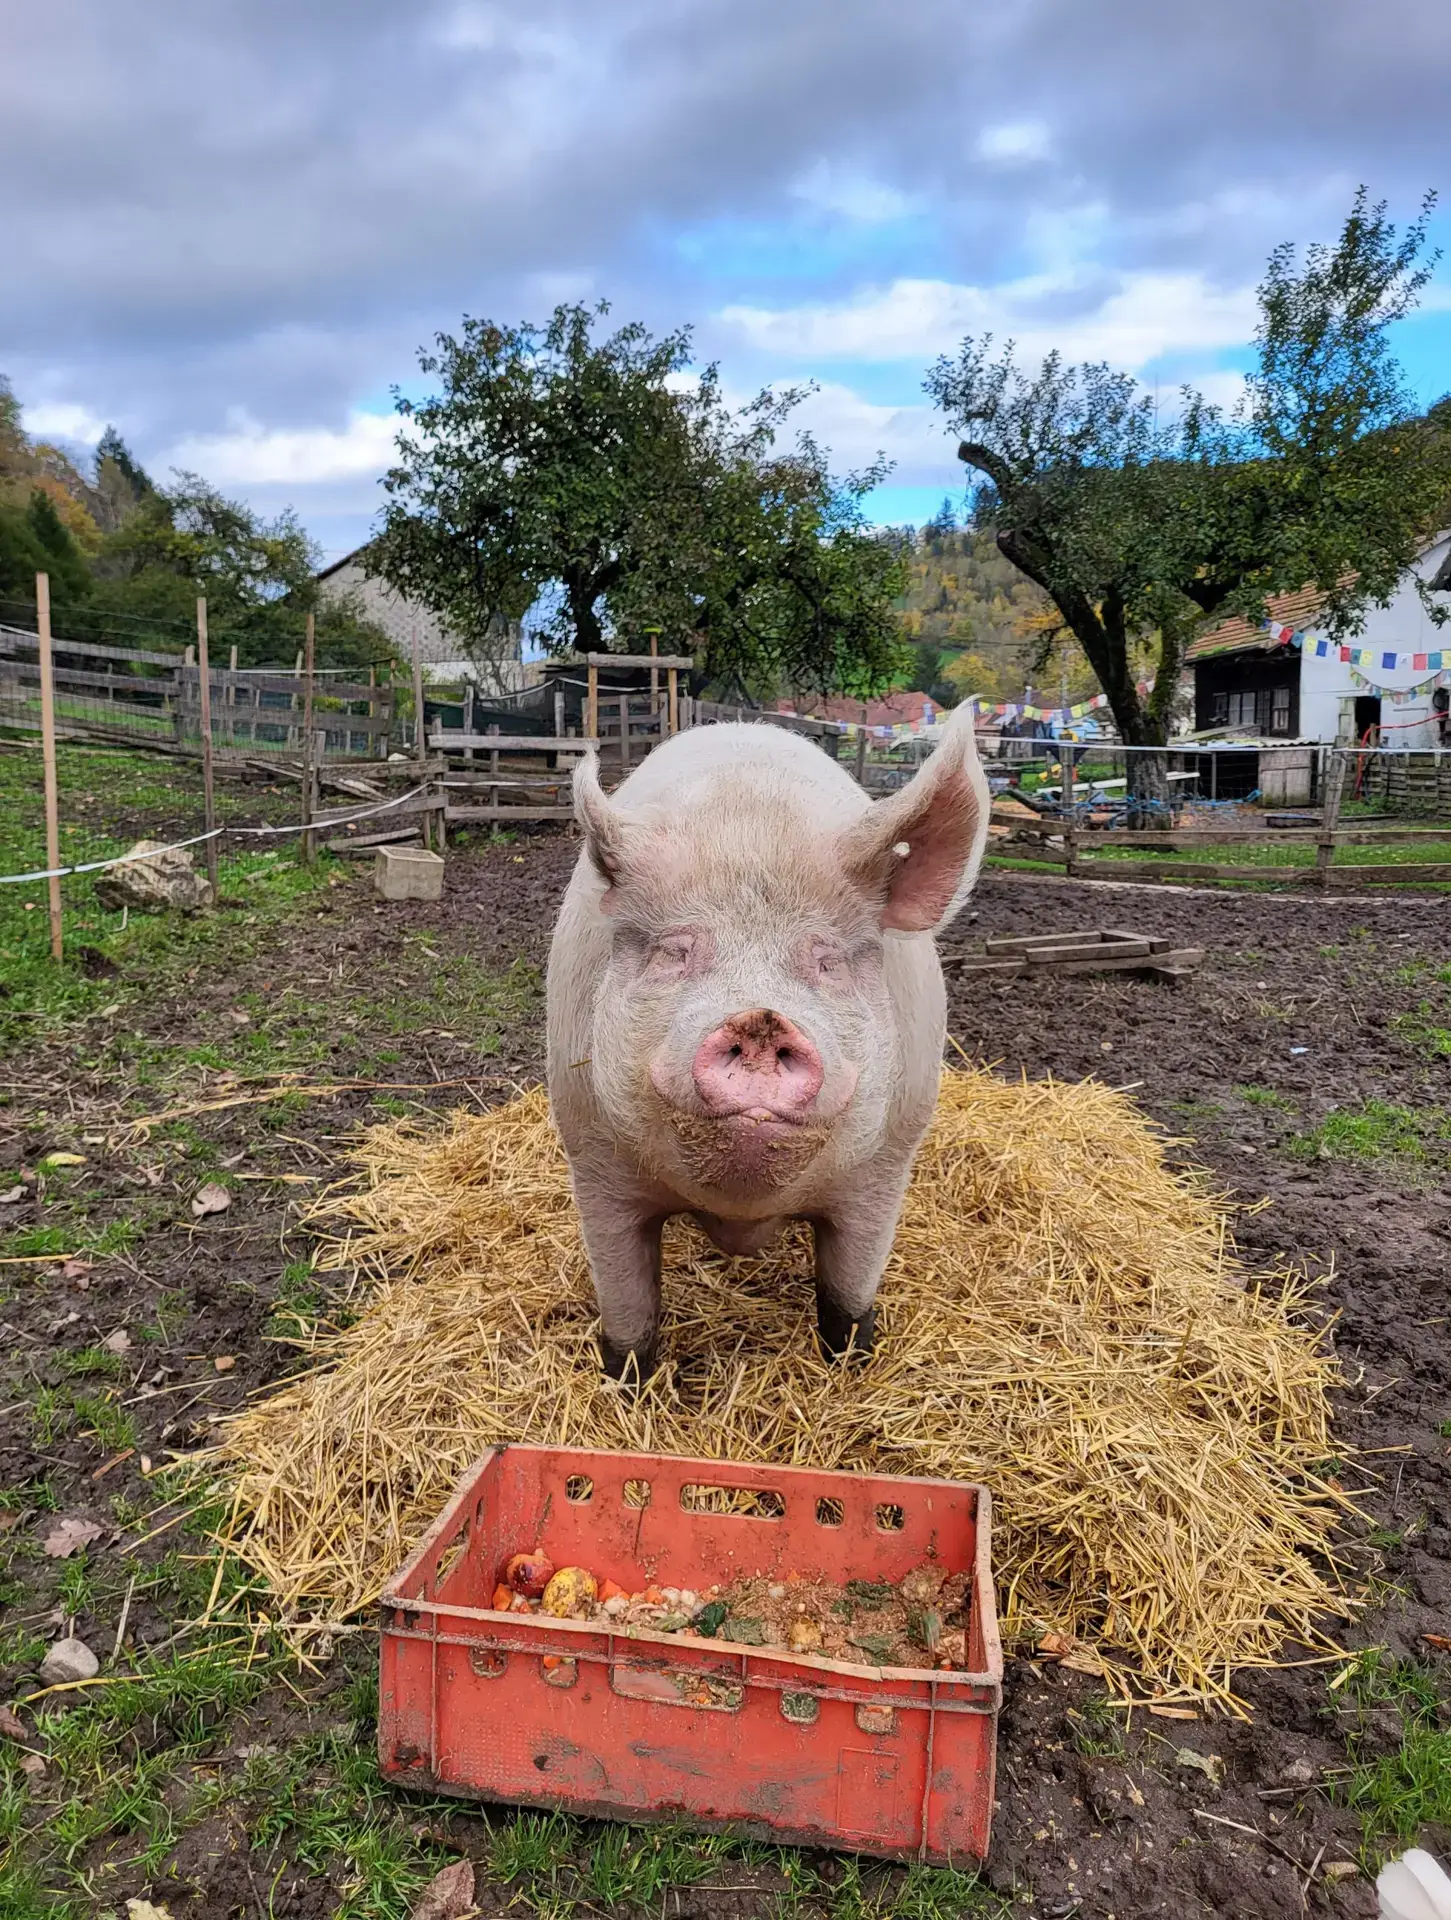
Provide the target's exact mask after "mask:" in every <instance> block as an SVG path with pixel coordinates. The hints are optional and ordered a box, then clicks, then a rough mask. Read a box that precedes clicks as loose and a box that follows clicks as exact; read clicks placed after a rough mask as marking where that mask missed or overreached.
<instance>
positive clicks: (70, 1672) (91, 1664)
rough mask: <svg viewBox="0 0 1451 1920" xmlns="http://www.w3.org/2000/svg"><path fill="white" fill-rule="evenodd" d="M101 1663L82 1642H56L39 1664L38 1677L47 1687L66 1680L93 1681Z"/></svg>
mask: <svg viewBox="0 0 1451 1920" xmlns="http://www.w3.org/2000/svg"><path fill="white" fill-rule="evenodd" d="M100 1671H101V1663H100V1661H99V1660H98V1659H97V1658H96V1656H95V1654H93V1653H92V1652H91V1650H90V1648H89V1647H88V1646H87V1645H86V1643H85V1641H84V1640H57V1641H56V1643H55V1645H54V1646H53V1647H52V1648H51V1650H50V1652H49V1653H48V1654H47V1655H46V1656H45V1658H44V1660H42V1661H41V1663H40V1677H41V1679H42V1680H43V1681H44V1682H45V1684H46V1685H47V1686H48V1687H59V1686H63V1685H64V1684H65V1683H66V1681H68V1680H94V1679H95V1677H96V1675H97V1674H98V1673H99V1672H100Z"/></svg>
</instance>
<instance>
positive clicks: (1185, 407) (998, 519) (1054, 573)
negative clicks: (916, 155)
mask: <svg viewBox="0 0 1451 1920" xmlns="http://www.w3.org/2000/svg"><path fill="white" fill-rule="evenodd" d="M1430 204H1431V203H1430V201H1429V200H1428V201H1427V202H1426V205H1425V207H1423V210H1422V214H1421V216H1420V218H1419V219H1418V220H1416V221H1415V222H1413V223H1412V225H1411V226H1410V228H1409V229H1408V230H1407V232H1406V233H1405V234H1404V235H1403V236H1402V237H1401V238H1400V239H1399V240H1398V239H1397V236H1396V230H1395V228H1394V227H1393V226H1392V225H1391V224H1390V222H1389V221H1387V219H1386V218H1385V209H1384V207H1383V206H1377V207H1369V206H1368V205H1367V202H1366V197H1365V194H1364V192H1363V191H1362V192H1361V193H1359V194H1358V195H1357V196H1356V199H1355V202H1354V204H1353V206H1352V208H1351V211H1350V214H1349V216H1348V217H1347V219H1346V222H1345V225H1344V227H1343V229H1342V232H1341V236H1340V239H1339V242H1338V244H1337V245H1336V246H1335V247H1334V248H1333V249H1332V248H1326V247H1311V248H1309V249H1307V251H1306V253H1305V256H1304V260H1303V263H1297V259H1296V255H1295V252H1294V249H1293V248H1292V247H1290V246H1285V247H1281V248H1279V249H1277V251H1276V252H1275V254H1274V255H1272V257H1271V259H1270V262H1269V266H1268V268H1267V271H1266V276H1265V279H1264V282H1263V283H1262V285H1261V287H1260V289H1259V298H1260V312H1261V319H1260V327H1259V332H1258V334H1257V337H1256V349H1257V359H1256V366H1255V369H1254V371H1253V372H1252V374H1251V375H1250V377H1249V398H1248V401H1247V404H1246V406H1245V407H1244V409H1243V410H1242V411H1241V412H1240V413H1239V414H1238V415H1236V416H1235V417H1234V418H1232V419H1226V418H1225V417H1224V416H1223V415H1222V414H1221V413H1220V412H1219V411H1218V410H1217V409H1216V408H1214V407H1212V406H1210V405H1209V404H1208V403H1207V402H1206V401H1205V400H1204V399H1203V397H1202V396H1201V395H1199V394H1197V393H1194V392H1192V391H1190V390H1188V389H1185V391H1184V394H1183V397H1182V400H1183V404H1182V411H1181V412H1180V414H1179V416H1178V417H1177V418H1175V419H1173V420H1170V421H1169V422H1167V423H1163V422H1161V420H1160V417H1159V412H1158V407H1157V403H1156V400H1155V397H1154V396H1153V395H1152V394H1150V393H1149V392H1147V391H1146V390H1144V389H1143V388H1141V387H1140V386H1139V385H1138V383H1137V382H1136V381H1135V380H1133V379H1132V378H1131V377H1130V376H1128V375H1127V374H1121V373H1114V372H1112V371H1111V370H1110V369H1109V368H1108V367H1107V366H1104V365H1096V366H1087V365H1086V366H1079V367H1069V366H1067V365H1065V364H1064V362H1063V360H1062V358H1061V357H1060V356H1059V355H1058V354H1056V353H1054V354H1050V355H1049V356H1048V358H1047V359H1046V360H1045V361H1044V362H1043V364H1042V366H1041V368H1040V369H1039V371H1038V372H1037V373H1036V374H1028V373H1025V372H1023V371H1022V370H1021V369H1020V368H1019V367H1018V366H1017V365H1016V363H1015V361H1014V359H1013V351H1012V346H1011V343H1009V345H1008V347H1007V348H1006V349H1005V350H1003V351H1002V352H995V351H994V348H993V343H992V339H991V336H982V337H979V338H968V339H967V340H965V341H964V342H963V344H962V347H961V349H960V351H959V353H958V354H957V356H956V358H954V359H949V358H943V359H941V360H939V361H938V362H937V364H936V366H935V367H934V368H933V369H932V371H931V372H930V374H929V376H928V379H927V390H928V392H929V393H930V394H931V395H932V397H933V398H934V399H935V400H936V402H937V404H938V405H939V406H940V407H941V408H942V410H943V411H944V413H945V414H946V415H947V417H948V419H949V421H950V422H951V423H952V424H953V425H954V426H955V427H957V428H958V429H959V430H960V431H961V432H962V433H963V435H964V438H963V442H962V444H961V446H960V447H959V449H958V451H959V457H960V458H961V459H962V460H964V461H965V462H966V463H967V464H968V466H969V467H970V468H971V469H972V470H973V472H974V474H975V475H976V476H977V478H976V481H975V483H974V485H975V511H976V515H977V519H978V523H979V524H980V525H982V526H984V527H988V528H991V530H992V531H993V533H994V534H995V536H996V539H997V544H998V546H999V548H1000V549H1001V551H1002V552H1003V553H1004V554H1006V555H1007V557H1008V558H1009V559H1010V560H1011V561H1012V562H1013V564H1014V565H1015V566H1017V567H1018V568H1019V569H1020V570H1021V571H1022V572H1023V573H1024V574H1025V575H1026V576H1027V577H1028V578H1029V579H1030V580H1032V581H1034V582H1035V583H1036V584H1037V585H1038V586H1039V587H1041V588H1042V590H1043V591H1044V593H1045V594H1046V595H1047V596H1048V597H1049V599H1050V600H1051V601H1052V603H1053V605H1054V607H1055V608H1056V610H1057V614H1058V617H1059V620H1060V622H1061V625H1062V627H1063V628H1064V629H1065V630H1067V631H1069V632H1071V633H1072V634H1073V635H1074V637H1075V638H1076V639H1077V641H1078V643H1079V645H1080V646H1081V647H1082V649H1083V652H1084V654H1085V656H1086V657H1087V659H1088V661H1089V663H1090V665H1091V666H1092V668H1093V670H1094V673H1095V674H1096V676H1097V678H1098V681H1099V684H1100V685H1101V686H1102V688H1103V690H1104V692H1105V693H1106V694H1107V695H1108V698H1109V702H1110V705H1111V707H1112V710H1113V715H1114V718H1115V720H1116V721H1117V723H1118V726H1119V729H1120V731H1121V733H1122V735H1123V737H1124V738H1125V739H1126V740H1128V741H1130V742H1132V743H1135V744H1142V745H1158V744H1162V743H1163V741H1164V740H1165V738H1166V737H1167V733H1168V727H1169V723H1170V719H1171V715H1172V706H1173V701H1174V698H1175V694H1176V690H1177V685H1178V679H1179V670H1180V666H1181V664H1182V661H1183V658H1184V652H1185V649H1186V647H1187V645H1188V643H1189V641H1190V640H1191V639H1192V638H1193V637H1194V636H1195V634H1196V633H1197V632H1198V631H1199V630H1200V629H1201V628H1202V627H1203V626H1204V625H1205V623H1206V622H1208V621H1210V620H1214V619H1221V618H1224V617H1226V616H1227V615H1229V614H1233V613H1242V614H1245V615H1247V616H1248V617H1251V618H1258V617H1261V616H1262V614H1263V609H1264V604H1265V599H1266V596H1267V595H1269V594H1272V593H1276V592H1283V591H1288V590H1297V589H1299V588H1302V587H1304V586H1307V585H1309V586H1313V587H1315V588H1317V589H1318V590H1319V591H1320V592H1321V593H1323V595H1324V596H1325V603H1326V607H1325V613H1324V615H1323V621H1324V624H1325V625H1326V626H1327V627H1328V628H1329V629H1330V630H1331V631H1339V630H1342V629H1353V628H1354V627H1356V626H1357V625H1358V624H1359V622H1360V620H1361V618H1362V616H1363V612H1364V609H1365V607H1366V606H1367V605H1368V604H1371V603H1376V604H1384V603H1385V602H1386V600H1387V599H1388V598H1389V596H1390V594H1391V593H1392V591H1393V590H1394V588H1395V587H1396V585H1397V583H1398V582H1399V581H1400V579H1401V578H1402V577H1403V575H1404V573H1405V571H1406V569H1407V567H1408V566H1409V564H1410V562H1411V560H1412V559H1413V558H1414V556H1415V553H1416V551H1417V547H1418V544H1419V542H1420V540H1421V539H1422V537H1423V536H1424V534H1425V532H1426V530H1427V528H1428V526H1430V525H1431V524H1433V522H1435V521H1436V517H1437V514H1438V512H1439V511H1440V509H1441V508H1442V506H1443V503H1444V501H1445V499H1446V497H1447V491H1448V480H1451V465H1448V443H1451V435H1448V434H1447V433H1445V432H1443V431H1440V430H1438V429H1437V427H1436V426H1434V425H1432V424H1430V423H1428V422H1425V421H1419V420H1417V419H1415V418H1414V417H1413V415H1412V412H1411V408H1410V403H1409V400H1408V398H1407V397H1406V395H1405V393H1404V391H1403V389H1402V386H1401V382H1400V378H1399V374H1398V371H1397V369H1396V367H1395V363H1394V361H1393V359H1392V358H1391V355H1390V350H1389V345H1388V339H1387V331H1388V329H1389V327H1390V326H1391V325H1392V324H1393V323H1394V322H1395V321H1396V320H1398V319H1400V318H1401V317H1402V316H1403V315H1404V314H1406V313H1407V312H1408V311H1409V310H1410V309H1411V308H1412V307H1413V306H1414V304H1415V302H1416V300H1417V298H1418V296H1419V294H1420V292H1421V289H1422V287H1423V286H1424V284H1425V280H1426V278H1427V275H1428V273H1429V263H1430V260H1431V259H1433V258H1434V256H1426V257H1425V258H1424V259H1423V256H1424V255H1425V248H1426V219H1427V215H1428V213H1429V208H1430ZM1433 617H1435V618H1437V619H1440V618H1443V617H1444V612H1443V610H1439V609H1438V610H1435V611H1434V613H1433ZM1145 641H1148V642H1149V643H1150V644H1151V646H1152V651H1153V657H1154V662H1155V667H1156V671H1157V680H1156V684H1155V686H1154V689H1153V692H1152V693H1151V694H1150V695H1149V696H1148V697H1147V698H1143V697H1141V696H1140V695H1139V693H1138V692H1137V691H1136V685H1135V670H1134V662H1133V647H1134V645H1135V643H1136V642H1138V643H1140V644H1142V643H1144V642H1145ZM1139 766H1142V767H1143V769H1144V771H1143V774H1142V775H1141V776H1137V777H1138V778H1139V779H1140V786H1139V788H1138V789H1137V790H1139V791H1147V790H1148V789H1149V786H1151V785H1152V784H1153V782H1154V781H1155V779H1156V778H1157V775H1158V774H1159V773H1160V772H1161V769H1158V768H1157V764H1156V763H1155V762H1153V761H1152V760H1150V761H1147V762H1145V761H1142V760H1140V761H1138V762H1136V773H1137V767H1139Z"/></svg>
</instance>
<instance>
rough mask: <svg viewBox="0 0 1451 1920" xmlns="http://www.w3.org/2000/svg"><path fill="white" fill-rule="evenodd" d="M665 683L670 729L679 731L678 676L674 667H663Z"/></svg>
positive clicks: (673, 731)
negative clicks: (667, 690) (668, 704)
mask: <svg viewBox="0 0 1451 1920" xmlns="http://www.w3.org/2000/svg"><path fill="white" fill-rule="evenodd" d="M665 684H666V687H667V688H668V689H669V693H668V696H667V697H668V698H669V701H670V731H671V732H672V733H679V731H680V676H679V674H678V673H677V671H676V670H675V668H674V667H667V668H666V669H665Z"/></svg>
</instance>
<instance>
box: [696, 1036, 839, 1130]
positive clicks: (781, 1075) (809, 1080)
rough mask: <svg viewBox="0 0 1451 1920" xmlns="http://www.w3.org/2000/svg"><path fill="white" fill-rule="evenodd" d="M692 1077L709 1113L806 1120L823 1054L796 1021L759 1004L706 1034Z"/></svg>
mask: <svg viewBox="0 0 1451 1920" xmlns="http://www.w3.org/2000/svg"><path fill="white" fill-rule="evenodd" d="M690 1073H691V1078H692V1080H693V1081H694V1082H695V1091H696V1093H697V1094H698V1095H699V1098H700V1102H701V1105H702V1106H703V1107H704V1108H705V1110H706V1112H707V1113H710V1114H715V1115H720V1116H725V1115H728V1114H732V1113H751V1114H754V1113H767V1114H772V1115H775V1116H778V1117H780V1118H782V1119H798V1118H805V1116H806V1115H807V1113H808V1111H809V1109H810V1107H811V1105H812V1102H813V1101H814V1100H815V1099H816V1096H817V1095H818V1094H819V1093H820V1091H821V1083H822V1080H823V1079H824V1078H825V1073H824V1070H823V1068H822V1065H821V1056H820V1054H819V1053H818V1052H817V1051H816V1048H815V1047H814V1046H813V1045H812V1044H811V1042H810V1041H809V1040H808V1039H807V1037H806V1035H805V1034H804V1033H803V1032H802V1031H801V1029H800V1027H798V1026H797V1025H796V1024H795V1023H794V1021H791V1020H788V1019H786V1017H785V1015H784V1014H780V1013H772V1012H770V1011H768V1010H767V1009H766V1008H757V1009H756V1010H755V1011H754V1012H752V1013H737V1014H733V1015H732V1016H731V1018H730V1019H729V1020H727V1021H726V1022H725V1024H724V1025H723V1026H719V1027H717V1028H716V1030H715V1032H714V1033H709V1034H707V1035H706V1037H705V1039H704V1040H702V1041H701V1043H700V1046H699V1048H698V1049H697V1051H696V1055H695V1059H694V1060H693V1061H692V1063H691V1069H690Z"/></svg>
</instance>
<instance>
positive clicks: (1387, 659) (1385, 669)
mask: <svg viewBox="0 0 1451 1920" xmlns="http://www.w3.org/2000/svg"><path fill="white" fill-rule="evenodd" d="M1380 665H1381V672H1382V673H1394V672H1395V670H1396V655H1395V654H1393V653H1383V654H1382V655H1381V657H1380Z"/></svg>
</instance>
